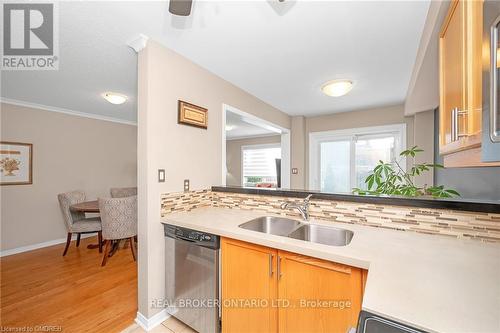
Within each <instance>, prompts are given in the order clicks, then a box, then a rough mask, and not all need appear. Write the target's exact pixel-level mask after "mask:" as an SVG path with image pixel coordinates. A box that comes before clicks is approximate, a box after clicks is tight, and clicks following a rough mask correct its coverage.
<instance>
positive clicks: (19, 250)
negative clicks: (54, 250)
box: [0, 234, 95, 257]
mask: <svg viewBox="0 0 500 333" xmlns="http://www.w3.org/2000/svg"><path fill="white" fill-rule="evenodd" d="M93 236H95V235H94V234H84V235H82V236H81V238H88V237H93ZM71 239H72V240H75V239H76V235H73V236H72V238H71ZM61 243H66V238H59V239H53V240H50V241H47V242H42V243H37V244H32V245H26V246H21V247H16V248H14V249H8V250H3V251H0V257H6V256H11V255H13V254H18V253H23V252H28V251H33V250H36V249H41V248H44V247H49V246H52V245H57V244H61Z"/></svg>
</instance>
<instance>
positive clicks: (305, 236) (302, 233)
mask: <svg viewBox="0 0 500 333" xmlns="http://www.w3.org/2000/svg"><path fill="white" fill-rule="evenodd" d="M353 236H354V233H353V232H352V231H350V230H346V229H339V228H334V227H326V226H322V225H318V224H303V225H302V226H301V227H300V228H297V229H296V230H295V231H293V232H292V233H290V234H289V235H288V237H290V238H294V239H300V240H304V241H308V242H313V243H320V244H325V245H333V246H346V245H348V244H349V243H350V242H351V239H352V237H353Z"/></svg>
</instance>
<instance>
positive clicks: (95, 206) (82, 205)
mask: <svg viewBox="0 0 500 333" xmlns="http://www.w3.org/2000/svg"><path fill="white" fill-rule="evenodd" d="M69 209H71V210H72V211H74V212H80V213H88V214H99V213H100V210H99V201H98V200H91V201H83V202H79V203H76V204H73V205H71V206H70V207H69ZM119 244H120V242H119V240H112V246H111V250H110V251H109V256H110V257H111V256H113V254H115V252H116V250H117V249H118V245H119ZM98 247H99V244H89V245H87V249H97V248H98Z"/></svg>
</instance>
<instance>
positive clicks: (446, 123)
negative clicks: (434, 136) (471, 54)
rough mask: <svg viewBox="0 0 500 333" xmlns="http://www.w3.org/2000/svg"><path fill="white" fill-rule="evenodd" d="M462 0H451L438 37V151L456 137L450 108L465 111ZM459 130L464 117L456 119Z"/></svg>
mask: <svg viewBox="0 0 500 333" xmlns="http://www.w3.org/2000/svg"><path fill="white" fill-rule="evenodd" d="M465 7H466V6H465V1H463V0H457V1H452V2H451V3H450V9H449V12H448V16H447V17H446V19H445V21H444V24H443V28H442V30H441V35H440V38H439V67H440V99H441V102H440V113H439V144H440V145H439V147H440V151H441V153H447V152H449V151H451V149H450V147H448V145H450V144H453V143H454V141H456V140H455V138H454V137H453V136H454V135H453V132H455V128H452V118H453V117H452V115H453V109H458V110H460V111H464V110H465V108H466V77H465V75H466V63H465V60H466V57H465V56H466V54H465V37H466V31H465ZM459 123H460V125H461V126H462V127H461V126H459V127H458V131H459V132H461V131H463V124H464V122H463V121H459Z"/></svg>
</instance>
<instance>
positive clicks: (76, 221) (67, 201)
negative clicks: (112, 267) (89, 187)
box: [57, 191, 102, 257]
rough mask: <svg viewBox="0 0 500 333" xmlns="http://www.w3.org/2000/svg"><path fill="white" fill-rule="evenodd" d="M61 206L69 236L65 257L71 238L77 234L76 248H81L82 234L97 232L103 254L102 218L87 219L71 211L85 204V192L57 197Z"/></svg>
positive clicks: (75, 192)
mask: <svg viewBox="0 0 500 333" xmlns="http://www.w3.org/2000/svg"><path fill="white" fill-rule="evenodd" d="M57 199H58V200H59V206H60V207H61V212H62V215H63V219H64V222H65V223H66V229H67V230H68V235H67V238H66V246H65V247H64V252H63V257H64V256H65V255H66V253H67V252H68V248H69V244H70V243H71V236H72V235H73V234H77V237H76V247H78V246H80V236H81V234H90V233H95V232H97V238H98V240H99V253H101V252H102V234H101V218H100V217H90V218H87V217H85V213H82V212H74V211H72V210H71V208H70V207H71V205H74V204H77V203H80V202H84V201H85V192H83V191H72V192H66V193H61V194H58V195H57Z"/></svg>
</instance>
